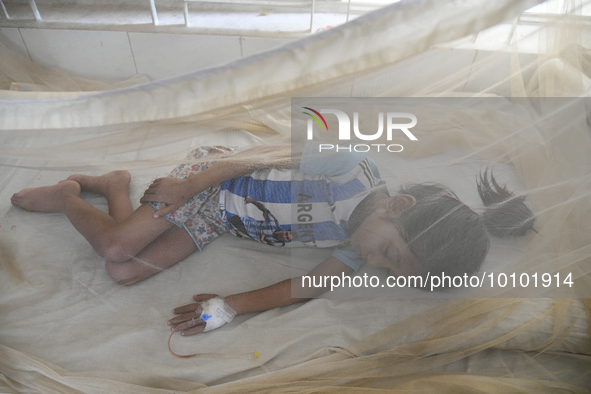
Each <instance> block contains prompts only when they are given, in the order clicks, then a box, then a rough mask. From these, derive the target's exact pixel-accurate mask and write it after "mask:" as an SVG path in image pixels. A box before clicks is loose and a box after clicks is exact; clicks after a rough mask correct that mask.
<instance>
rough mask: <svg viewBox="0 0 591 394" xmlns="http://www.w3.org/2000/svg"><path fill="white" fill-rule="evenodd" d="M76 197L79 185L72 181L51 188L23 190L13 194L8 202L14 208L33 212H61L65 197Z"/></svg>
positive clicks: (61, 182)
mask: <svg viewBox="0 0 591 394" xmlns="http://www.w3.org/2000/svg"><path fill="white" fill-rule="evenodd" d="M67 194H69V195H74V196H78V195H79V194H80V185H79V184H78V183H77V182H74V181H68V180H66V181H60V182H59V183H58V184H56V185H53V186H43V187H35V188H32V189H24V190H21V191H20V192H18V193H16V194H14V195H13V196H12V198H11V199H10V202H11V203H12V205H14V206H15V207H19V208H23V209H26V210H27V211H34V212H61V211H62V208H63V202H64V197H66V195H67Z"/></svg>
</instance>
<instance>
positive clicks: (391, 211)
mask: <svg viewBox="0 0 591 394" xmlns="http://www.w3.org/2000/svg"><path fill="white" fill-rule="evenodd" d="M416 203H417V200H416V199H415V198H414V197H413V196H411V195H409V194H397V195H395V196H393V197H390V198H389V199H388V200H387V201H386V205H385V208H386V212H387V215H388V216H389V217H392V218H396V217H398V216H400V214H401V213H402V212H403V211H405V210H407V209H408V208H411V207H413V206H415V205H416Z"/></svg>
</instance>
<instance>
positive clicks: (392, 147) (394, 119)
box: [302, 107, 417, 153]
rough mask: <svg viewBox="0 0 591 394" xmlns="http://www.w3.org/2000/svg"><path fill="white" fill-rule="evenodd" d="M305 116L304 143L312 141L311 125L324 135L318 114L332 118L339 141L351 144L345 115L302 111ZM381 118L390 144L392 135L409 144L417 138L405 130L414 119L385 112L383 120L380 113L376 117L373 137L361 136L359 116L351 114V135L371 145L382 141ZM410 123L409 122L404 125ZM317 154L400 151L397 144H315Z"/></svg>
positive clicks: (339, 112)
mask: <svg viewBox="0 0 591 394" xmlns="http://www.w3.org/2000/svg"><path fill="white" fill-rule="evenodd" d="M302 108H304V109H305V110H307V111H306V112H303V114H305V115H308V116H309V117H310V119H308V128H307V139H308V141H311V140H313V138H314V121H316V123H317V124H318V127H320V130H324V131H326V132H328V131H329V130H328V124H327V122H326V119H325V118H324V116H322V114H333V115H336V117H337V121H338V122H339V130H338V135H339V141H351V119H350V118H349V115H347V114H346V113H345V112H343V111H341V110H338V109H321V110H320V111H317V110H315V109H313V108H310V107H302ZM384 118H385V119H386V139H387V140H388V141H392V135H393V134H394V132H395V131H402V132H403V133H404V134H405V135H406V136H407V137H408V138H409V139H410V140H411V141H417V137H415V136H414V135H413V133H411V132H410V130H409V129H411V128H413V127H414V126H416V124H417V117H416V116H414V115H413V114H410V113H407V112H387V113H386V116H384V112H380V113H378V131H376V132H375V133H373V134H364V133H362V132H361V131H360V130H359V113H358V112H353V133H354V135H355V137H356V138H357V139H359V140H361V141H375V140H378V139H380V138H381V137H382V134H383V133H384ZM401 120H406V121H407V122H406V123H401ZM409 120H410V122H408V121H409ZM318 149H319V152H322V151H330V150H336V151H341V150H346V151H349V152H353V151H354V152H368V151H370V150H376V151H377V152H380V149H382V150H387V151H388V152H393V153H396V152H402V150H403V149H404V147H403V146H402V145H400V144H378V143H373V144H349V145H340V144H336V145H335V144H319V145H318Z"/></svg>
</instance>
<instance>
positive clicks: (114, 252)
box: [95, 238, 134, 263]
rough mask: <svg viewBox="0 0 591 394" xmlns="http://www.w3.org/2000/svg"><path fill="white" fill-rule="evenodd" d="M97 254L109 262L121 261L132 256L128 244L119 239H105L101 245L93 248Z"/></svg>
mask: <svg viewBox="0 0 591 394" xmlns="http://www.w3.org/2000/svg"><path fill="white" fill-rule="evenodd" d="M95 249H96V251H97V252H98V254H99V255H100V256H101V257H102V258H104V259H106V260H108V261H109V262H115V263H123V262H125V261H127V260H130V259H132V258H133V257H134V254H133V253H132V251H131V250H129V247H128V245H127V244H126V243H125V242H124V241H122V240H120V239H117V238H115V239H105V241H104V242H103V244H102V245H100V246H99V247H98V249H97V248H95Z"/></svg>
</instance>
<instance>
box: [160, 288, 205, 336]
mask: <svg viewBox="0 0 591 394" xmlns="http://www.w3.org/2000/svg"><path fill="white" fill-rule="evenodd" d="M214 297H217V295H216V294H198V295H194V296H193V299H194V300H195V301H197V302H196V303H193V304H188V305H183V306H179V307H178V308H174V309H173V310H172V313H174V314H175V315H180V316H177V317H175V318H173V319H170V320H169V321H168V325H169V326H171V330H174V331H181V335H183V336H187V335H195V334H200V333H202V332H203V330H204V329H205V322H204V321H203V320H201V312H202V310H201V303H202V302H203V301H207V300H209V299H210V298H214Z"/></svg>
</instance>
